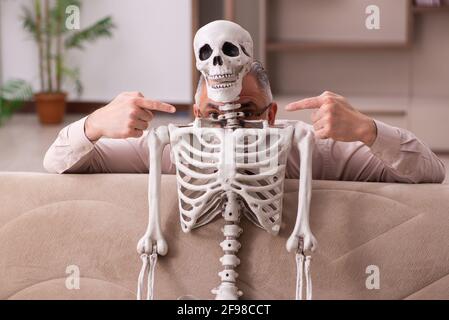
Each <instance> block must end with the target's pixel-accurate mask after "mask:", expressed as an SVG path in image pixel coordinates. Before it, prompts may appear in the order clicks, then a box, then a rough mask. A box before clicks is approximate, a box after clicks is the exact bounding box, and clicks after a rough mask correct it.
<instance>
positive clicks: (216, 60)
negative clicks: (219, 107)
mask: <svg viewBox="0 0 449 320" xmlns="http://www.w3.org/2000/svg"><path fill="white" fill-rule="evenodd" d="M193 48H194V51H195V58H196V68H197V69H198V70H199V71H200V72H201V73H202V74H203V76H204V78H205V80H206V85H207V95H208V96H209V98H211V99H212V100H214V101H217V102H234V101H236V100H238V99H239V95H240V92H241V91H242V80H243V77H244V76H245V74H246V73H247V72H248V71H249V69H250V67H251V63H252V62H253V40H252V38H251V35H250V34H249V32H248V31H246V30H245V29H243V28H242V27H241V26H239V25H238V24H236V23H234V22H231V21H225V20H217V21H213V22H211V23H208V24H206V25H205V26H203V27H202V28H200V29H199V30H198V32H197V33H196V35H195V39H194V40H193Z"/></svg>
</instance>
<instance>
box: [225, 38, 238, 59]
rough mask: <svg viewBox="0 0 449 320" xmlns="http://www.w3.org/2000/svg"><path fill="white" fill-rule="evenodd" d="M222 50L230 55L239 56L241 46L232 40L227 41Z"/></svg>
mask: <svg viewBox="0 0 449 320" xmlns="http://www.w3.org/2000/svg"><path fill="white" fill-rule="evenodd" d="M221 50H222V51H223V53H224V54H225V55H227V56H228V57H237V56H238V55H239V54H240V50H239V48H238V47H237V46H235V45H233V44H232V43H230V42H225V43H224V44H223V48H221Z"/></svg>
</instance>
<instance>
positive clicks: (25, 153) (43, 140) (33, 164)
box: [0, 113, 449, 183]
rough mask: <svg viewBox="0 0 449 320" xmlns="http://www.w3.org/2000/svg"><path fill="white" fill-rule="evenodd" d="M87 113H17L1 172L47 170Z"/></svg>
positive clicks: (180, 119) (183, 118)
mask: <svg viewBox="0 0 449 320" xmlns="http://www.w3.org/2000/svg"><path fill="white" fill-rule="evenodd" d="M82 117H83V115H67V116H66V119H65V122H64V124H62V125H55V126H43V125H41V124H39V122H38V120H37V117H36V115H34V114H17V115H14V116H13V117H12V118H11V119H10V120H8V121H7V122H6V123H4V124H3V125H2V126H1V127H0V171H44V168H43V167H42V160H43V158H44V154H45V152H46V151H47V149H48V147H49V146H50V144H51V143H52V142H53V141H54V139H55V138H56V135H57V134H58V132H59V130H61V128H63V127H64V126H65V125H67V124H69V123H70V122H73V121H75V120H78V119H80V118H82ZM170 121H172V122H175V123H186V122H188V118H187V114H179V113H177V116H176V117H175V118H173V116H168V115H164V114H161V115H158V116H157V117H156V118H155V121H154V122H153V124H152V126H159V125H162V124H167V123H168V122H170ZM439 156H440V158H441V159H442V160H443V161H444V162H445V165H446V170H447V174H446V183H449V154H444V155H443V154H441V155H439Z"/></svg>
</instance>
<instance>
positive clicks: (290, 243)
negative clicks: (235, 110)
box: [286, 124, 317, 252]
mask: <svg viewBox="0 0 449 320" xmlns="http://www.w3.org/2000/svg"><path fill="white" fill-rule="evenodd" d="M313 139H314V137H313V132H312V131H310V130H307V129H306V128H303V127H301V125H299V124H298V125H297V126H296V127H295V132H294V138H293V142H294V143H295V144H296V145H297V146H298V150H299V154H300V159H301V161H300V167H299V174H300V180H299V192H298V214H297V217H296V223H295V228H294V230H293V232H292V234H291V235H290V237H289V238H288V240H287V245H286V246H287V250H288V251H289V252H294V251H296V250H298V248H299V240H300V239H302V241H303V242H304V243H303V245H304V247H303V249H304V250H315V249H316V246H317V241H316V239H315V237H314V236H313V234H312V231H311V230H310V224H309V214H310V199H311V196H312V153H313Z"/></svg>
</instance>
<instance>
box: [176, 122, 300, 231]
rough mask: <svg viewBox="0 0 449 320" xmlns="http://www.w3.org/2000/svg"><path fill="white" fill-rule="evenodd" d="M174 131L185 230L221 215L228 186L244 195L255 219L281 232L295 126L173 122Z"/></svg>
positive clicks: (252, 218)
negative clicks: (200, 125)
mask: <svg viewBox="0 0 449 320" xmlns="http://www.w3.org/2000/svg"><path fill="white" fill-rule="evenodd" d="M169 131H170V143H171V150H172V161H173V162H174V163H175V164H176V175H177V183H178V198H179V210H180V220H181V226H182V228H183V230H184V231H186V232H187V231H190V230H191V229H192V228H196V227H199V226H202V225H204V224H206V223H208V222H210V221H211V220H212V219H213V218H214V217H215V216H216V215H217V214H219V213H221V210H222V208H223V205H224V202H225V201H226V199H225V196H224V195H225V193H226V191H229V190H232V191H233V192H235V193H237V194H238V195H239V196H240V199H241V200H242V204H243V205H244V206H245V208H246V210H245V211H244V212H245V215H246V216H247V217H248V218H249V219H250V220H251V221H252V222H254V223H255V224H256V225H258V226H260V227H262V228H264V229H266V230H267V231H268V232H270V233H277V232H278V231H279V227H280V222H281V213H282V196H283V186H284V174H285V164H286V159H287V155H288V152H289V149H290V145H291V139H292V132H293V128H292V127H286V128H282V129H278V128H264V129H243V128H242V129H236V130H234V131H233V130H229V129H222V128H198V127H195V126H192V127H176V126H174V125H169Z"/></svg>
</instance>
